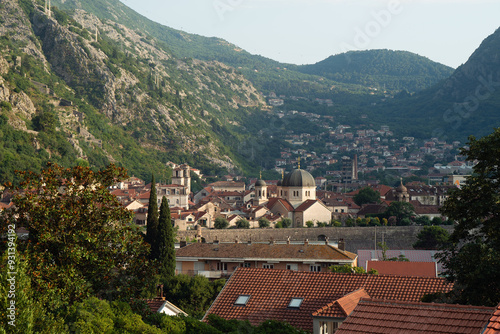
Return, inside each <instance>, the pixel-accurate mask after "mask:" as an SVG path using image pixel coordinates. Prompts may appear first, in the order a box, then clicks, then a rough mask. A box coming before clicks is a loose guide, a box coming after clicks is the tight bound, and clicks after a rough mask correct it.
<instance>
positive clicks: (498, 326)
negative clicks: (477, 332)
mask: <svg viewBox="0 0 500 334" xmlns="http://www.w3.org/2000/svg"><path fill="white" fill-rule="evenodd" d="M499 333H500V304H498V306H497V309H496V310H495V313H493V315H492V316H491V318H490V320H489V322H488V326H487V327H486V330H485V331H484V333H482V334H499Z"/></svg>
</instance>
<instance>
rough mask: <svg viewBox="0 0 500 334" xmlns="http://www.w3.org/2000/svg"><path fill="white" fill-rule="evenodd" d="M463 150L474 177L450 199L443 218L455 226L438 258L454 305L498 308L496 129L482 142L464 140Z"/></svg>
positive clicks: (499, 160)
mask: <svg viewBox="0 0 500 334" xmlns="http://www.w3.org/2000/svg"><path fill="white" fill-rule="evenodd" d="M468 145H469V147H468V148H465V149H462V154H463V155H466V156H467V160H468V161H474V160H477V161H478V163H477V165H476V166H475V167H474V172H473V174H472V175H471V176H469V177H468V178H467V182H466V184H465V185H464V186H462V187H461V188H460V189H456V190H454V191H453V192H451V193H450V195H449V198H448V199H447V200H446V201H445V203H444V205H443V207H442V210H441V212H442V214H443V215H444V216H446V217H448V219H449V220H452V221H454V222H455V229H454V230H453V233H452V234H451V236H450V243H449V245H448V247H447V248H446V250H445V252H444V253H443V255H442V257H441V261H443V264H444V267H445V274H446V275H447V276H448V277H449V279H450V280H452V281H454V282H455V288H454V289H455V290H456V292H457V295H458V298H457V300H456V301H457V302H459V303H466V304H474V305H497V304H498V301H499V300H500V285H499V284H498V282H499V280H500V183H499V181H500V169H499V166H500V129H498V128H497V129H495V130H494V132H493V133H492V134H490V135H488V136H486V137H483V138H481V139H476V138H475V137H470V138H469V143H468Z"/></svg>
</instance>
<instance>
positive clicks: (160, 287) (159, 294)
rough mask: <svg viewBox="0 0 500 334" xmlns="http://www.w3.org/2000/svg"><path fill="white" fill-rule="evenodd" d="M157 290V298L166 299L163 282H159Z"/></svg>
mask: <svg viewBox="0 0 500 334" xmlns="http://www.w3.org/2000/svg"><path fill="white" fill-rule="evenodd" d="M156 290H157V296H156V298H157V299H161V300H165V297H163V284H158V285H157V286H156Z"/></svg>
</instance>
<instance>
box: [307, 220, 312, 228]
mask: <svg viewBox="0 0 500 334" xmlns="http://www.w3.org/2000/svg"><path fill="white" fill-rule="evenodd" d="M306 226H307V227H313V226H314V222H313V221H312V220H308V221H306Z"/></svg>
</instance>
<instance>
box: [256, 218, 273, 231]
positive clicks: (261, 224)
mask: <svg viewBox="0 0 500 334" xmlns="http://www.w3.org/2000/svg"><path fill="white" fill-rule="evenodd" d="M270 225H271V222H270V221H269V220H268V219H267V218H265V217H261V218H259V227H260V228H266V227H269V226H270Z"/></svg>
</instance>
